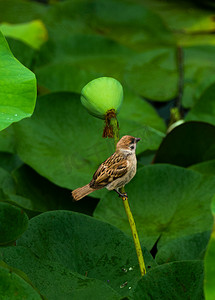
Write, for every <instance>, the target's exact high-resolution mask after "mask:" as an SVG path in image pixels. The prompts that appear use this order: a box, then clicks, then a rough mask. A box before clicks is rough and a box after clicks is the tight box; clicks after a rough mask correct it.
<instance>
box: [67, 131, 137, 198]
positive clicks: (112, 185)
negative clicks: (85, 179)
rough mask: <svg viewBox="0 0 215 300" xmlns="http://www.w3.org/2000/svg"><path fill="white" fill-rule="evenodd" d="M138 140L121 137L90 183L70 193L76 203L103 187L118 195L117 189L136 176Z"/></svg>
mask: <svg viewBox="0 0 215 300" xmlns="http://www.w3.org/2000/svg"><path fill="white" fill-rule="evenodd" d="M139 140H140V139H139V138H135V137H133V136H130V135H125V136H123V137H122V138H121V139H120V140H119V142H118V143H117V146H116V152H114V153H113V154H112V155H111V156H110V157H109V158H108V159H106V160H105V161H104V162H103V163H102V164H101V165H100V166H99V167H98V169H97V171H96V172H95V173H94V175H93V179H92V180H91V181H90V183H89V184H87V185H85V186H83V187H81V188H78V189H76V190H74V191H73V192H72V196H73V199H74V200H75V201H78V200H80V199H82V198H83V197H85V196H87V195H88V194H90V193H92V192H93V191H95V190H100V189H102V188H104V187H106V188H107V189H108V190H115V191H116V192H117V193H118V194H120V193H119V191H118V189H119V188H121V187H123V186H124V185H125V184H127V183H128V182H129V181H130V180H131V179H132V178H133V177H134V175H135V174H136V165H137V160H136V154H135V150H136V143H137V142H138V141H139Z"/></svg>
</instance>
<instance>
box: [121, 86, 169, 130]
mask: <svg viewBox="0 0 215 300" xmlns="http://www.w3.org/2000/svg"><path fill="white" fill-rule="evenodd" d="M119 119H120V120H121V119H124V120H132V121H135V122H137V123H140V124H145V125H148V126H150V127H152V128H155V129H156V130H159V131H161V132H166V125H165V123H164V120H163V119H162V118H161V117H159V116H158V113H157V112H156V110H155V109H154V108H153V107H152V105H151V104H150V103H149V102H147V101H145V100H144V99H142V98H141V97H139V96H137V95H135V94H134V93H132V92H131V91H129V90H127V89H125V90H124V100H123V105H122V107H121V109H120V113H119ZM120 127H121V128H122V126H120ZM122 130H123V128H122Z"/></svg>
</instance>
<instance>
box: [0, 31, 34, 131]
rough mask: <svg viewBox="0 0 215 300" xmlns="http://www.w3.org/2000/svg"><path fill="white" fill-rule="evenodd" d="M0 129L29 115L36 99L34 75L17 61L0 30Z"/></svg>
mask: <svg viewBox="0 0 215 300" xmlns="http://www.w3.org/2000/svg"><path fill="white" fill-rule="evenodd" d="M0 56H1V62H0V90H1V95H0V130H2V129H4V128H6V127H8V126H9V125H10V124H11V123H13V122H18V121H20V120H21V119H23V118H26V117H30V116H31V114H32V113H33V110H34V106H35V101H36V78H35V75H34V74H33V73H32V72H31V71H30V70H28V69H27V68H25V67H24V66H23V65H22V64H21V63H20V62H19V61H17V60H16V59H15V58H14V56H13V55H12V53H11V52H10V49H9V47H8V44H7V42H6V40H5V38H4V36H3V35H2V34H1V32H0Z"/></svg>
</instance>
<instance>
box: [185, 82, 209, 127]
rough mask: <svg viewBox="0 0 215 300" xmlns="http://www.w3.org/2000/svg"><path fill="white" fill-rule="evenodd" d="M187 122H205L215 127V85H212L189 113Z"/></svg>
mask: <svg viewBox="0 0 215 300" xmlns="http://www.w3.org/2000/svg"><path fill="white" fill-rule="evenodd" d="M185 120H187V121H191V120H192V121H203V122H207V123H210V124H212V125H215V84H212V85H211V86H210V87H209V88H208V89H207V90H205V92H204V93H203V94H202V96H201V97H200V98H199V100H198V101H197V102H196V104H195V105H194V107H193V108H192V109H191V110H190V111H189V112H188V114H187V115H186V118H185Z"/></svg>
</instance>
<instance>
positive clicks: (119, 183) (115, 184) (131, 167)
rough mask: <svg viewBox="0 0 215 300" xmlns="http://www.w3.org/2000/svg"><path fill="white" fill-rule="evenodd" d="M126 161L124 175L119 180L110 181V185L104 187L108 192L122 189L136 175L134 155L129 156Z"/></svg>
mask: <svg viewBox="0 0 215 300" xmlns="http://www.w3.org/2000/svg"><path fill="white" fill-rule="evenodd" d="M127 161H128V169H127V172H126V174H125V175H123V176H122V177H120V178H117V179H115V180H114V181H112V182H111V183H110V184H108V185H107V186H106V188H107V189H108V190H114V189H118V188H121V187H123V186H124V185H126V184H127V183H129V181H131V179H132V178H133V177H134V176H135V174H136V169H137V160H136V156H135V155H131V156H130V157H128V158H127Z"/></svg>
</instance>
